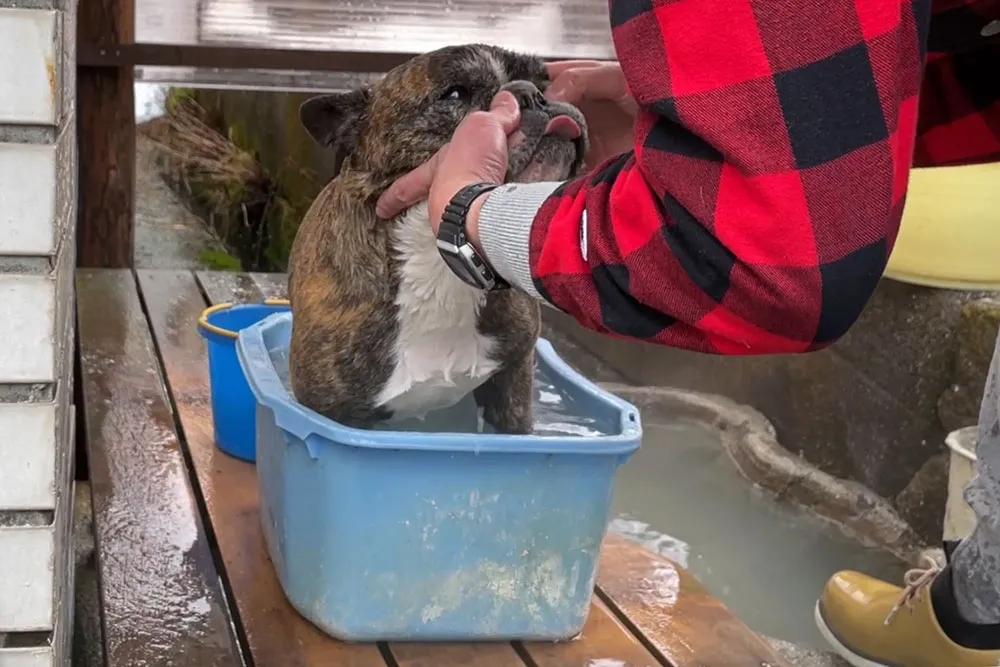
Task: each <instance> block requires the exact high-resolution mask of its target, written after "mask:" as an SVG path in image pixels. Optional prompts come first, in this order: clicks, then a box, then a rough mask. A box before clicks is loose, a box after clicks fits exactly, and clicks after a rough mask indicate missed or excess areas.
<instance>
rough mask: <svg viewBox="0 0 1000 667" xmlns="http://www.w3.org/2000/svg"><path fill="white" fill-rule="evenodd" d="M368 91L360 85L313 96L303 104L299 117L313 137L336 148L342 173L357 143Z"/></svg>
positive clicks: (336, 170)
mask: <svg viewBox="0 0 1000 667" xmlns="http://www.w3.org/2000/svg"><path fill="white" fill-rule="evenodd" d="M368 95H369V91H368V89H367V88H360V89H358V90H352V91H351V92H349V93H334V94H332V95H320V96H318V97H312V98H309V99H308V100H306V101H305V102H303V103H302V106H301V107H299V120H300V121H301V122H302V126H303V127H305V128H306V132H308V133H309V136H311V137H312V138H313V141H315V142H316V143H317V144H319V145H320V146H324V147H329V148H331V149H333V152H334V156H335V157H334V173H340V167H341V165H342V164H343V163H344V160H345V159H346V158H347V156H348V155H350V154H351V153H352V152H353V151H354V149H355V147H356V146H357V142H358V134H359V133H360V131H361V124H362V121H363V119H364V116H365V110H366V109H367V108H368Z"/></svg>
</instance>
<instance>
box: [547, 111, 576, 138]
mask: <svg viewBox="0 0 1000 667" xmlns="http://www.w3.org/2000/svg"><path fill="white" fill-rule="evenodd" d="M545 134H558V135H559V136H561V137H562V138H564V139H569V140H570V141H572V140H574V139H579V138H580V137H581V136H583V131H582V130H581V129H580V125H579V124H578V123H577V122H576V121H575V120H573V119H572V118H570V117H569V116H556V117H554V118H552V119H551V120H550V121H549V124H548V125H546V126H545Z"/></svg>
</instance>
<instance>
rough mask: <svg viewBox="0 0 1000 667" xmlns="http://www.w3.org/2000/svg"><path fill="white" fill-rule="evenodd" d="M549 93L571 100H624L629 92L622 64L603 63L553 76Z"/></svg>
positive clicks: (555, 96)
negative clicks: (598, 65)
mask: <svg viewBox="0 0 1000 667" xmlns="http://www.w3.org/2000/svg"><path fill="white" fill-rule="evenodd" d="M545 96H546V97H548V98H549V99H550V100H556V101H559V102H567V103H569V104H579V103H580V102H583V101H598V100H607V101H611V102H616V103H619V104H621V103H622V102H623V101H624V100H626V99H628V97H629V93H628V88H627V86H626V83H625V77H624V76H623V75H622V71H621V68H619V67H617V66H615V65H602V66H600V67H585V68H576V69H570V70H566V71H565V72H563V73H562V74H561V75H559V76H558V77H556V78H555V79H553V80H552V83H551V84H550V85H549V87H548V90H546V91H545Z"/></svg>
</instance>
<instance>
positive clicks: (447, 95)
mask: <svg viewBox="0 0 1000 667" xmlns="http://www.w3.org/2000/svg"><path fill="white" fill-rule="evenodd" d="M471 98H472V93H470V92H469V89H468V88H466V87H465V86H452V87H451V88H449V89H448V90H446V91H444V94H443V95H441V100H442V101H444V102H468V101H469V100H470V99H471Z"/></svg>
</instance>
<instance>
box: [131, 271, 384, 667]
mask: <svg viewBox="0 0 1000 667" xmlns="http://www.w3.org/2000/svg"><path fill="white" fill-rule="evenodd" d="M138 275H139V282H140V285H141V288H142V294H143V297H144V299H145V301H146V304H147V309H148V311H149V319H150V323H151V326H152V329H153V333H154V335H155V336H156V341H157V343H158V345H159V350H160V355H161V358H162V361H163V365H164V369H165V371H166V376H167V381H168V383H169V386H170V390H171V392H172V394H173V397H174V401H175V403H176V405H177V412H178V416H179V418H180V423H181V426H182V429H183V436H184V440H185V442H186V444H187V447H188V450H189V452H190V455H191V458H192V460H193V462H194V467H195V471H196V473H197V478H198V482H199V487H200V491H201V494H202V497H203V498H204V501H205V504H206V507H207V509H208V513H209V516H210V517H211V521H212V526H213V529H214V531H215V537H216V541H217V542H218V545H219V551H220V553H221V556H222V560H223V562H224V564H225V576H226V578H227V580H228V583H229V586H230V589H231V590H232V596H233V598H234V601H235V604H236V608H237V609H238V610H239V619H240V623H241V625H242V628H243V630H244V631H245V633H246V637H247V642H248V644H249V647H250V652H251V655H252V656H253V660H254V664H255V665H256V666H257V667H312V666H313V665H337V667H384V665H385V661H384V660H383V659H382V656H381V653H380V652H379V650H378V648H377V647H376V646H374V645H368V644H366V645H361V644H343V643H341V642H337V641H335V640H333V639H331V638H329V637H328V636H326V635H324V634H323V633H322V632H320V631H319V630H318V629H317V628H316V627H315V626H313V625H312V624H310V623H309V622H308V621H306V620H305V619H304V618H303V617H301V616H300V615H299V614H298V613H297V612H296V611H295V610H294V609H292V607H291V605H289V604H288V602H287V601H286V599H285V597H284V594H283V593H282V591H281V588H280V586H279V584H278V579H277V576H276V575H275V572H274V568H273V566H272V565H271V562H270V560H269V559H268V556H267V549H266V547H265V546H264V539H263V536H262V534H261V530H260V525H259V513H258V507H257V505H258V496H257V477H256V472H255V470H254V467H253V466H252V465H250V464H248V463H244V462H242V461H238V460H236V459H234V458H231V457H229V456H226V455H225V454H223V453H222V452H219V451H218V450H217V449H216V447H215V444H214V442H213V436H212V421H211V404H210V400H209V388H208V366H207V360H206V356H205V347H204V343H203V342H202V340H201V338H200V336H199V335H198V332H197V330H196V327H195V322H196V321H197V318H198V315H199V314H200V313H201V311H202V310H203V309H204V307H205V302H204V300H203V298H202V295H201V291H200V290H199V288H198V285H197V283H196V281H195V277H194V275H193V274H191V273H188V272H171V271H139V272H138ZM230 296H232V295H230Z"/></svg>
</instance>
